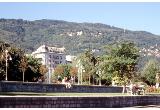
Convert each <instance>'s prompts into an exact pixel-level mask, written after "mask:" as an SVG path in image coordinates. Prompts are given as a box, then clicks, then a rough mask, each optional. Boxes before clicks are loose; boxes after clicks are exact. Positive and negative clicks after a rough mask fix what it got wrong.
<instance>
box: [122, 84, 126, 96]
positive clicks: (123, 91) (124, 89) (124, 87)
mask: <svg viewBox="0 0 160 110" xmlns="http://www.w3.org/2000/svg"><path fill="white" fill-rule="evenodd" d="M125 91H126V85H123V90H122V93H123V94H124V93H125Z"/></svg>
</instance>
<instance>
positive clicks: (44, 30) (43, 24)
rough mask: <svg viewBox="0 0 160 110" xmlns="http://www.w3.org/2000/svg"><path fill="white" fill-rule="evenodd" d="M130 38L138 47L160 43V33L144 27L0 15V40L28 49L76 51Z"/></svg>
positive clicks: (71, 52) (98, 47) (28, 50)
mask: <svg viewBox="0 0 160 110" xmlns="http://www.w3.org/2000/svg"><path fill="white" fill-rule="evenodd" d="M121 40H130V41H133V42H135V43H136V44H137V45H138V46H139V47H146V46H151V45H155V44H157V45H159V44H160V36H158V35H154V34H152V33H149V32H145V31H131V30H124V29H122V28H117V27H113V26H110V25H106V24H101V23H75V22H67V21H62V20H46V19H43V20H35V21H27V20H22V19H0V41H5V42H8V43H11V44H13V45H16V46H17V47H21V48H22V49H25V51H26V52H27V53H30V52H32V51H34V50H35V49H37V48H38V47H39V46H40V45H42V44H46V45H50V46H54V45H56V46H64V47H65V48H66V50H67V53H70V54H76V53H78V52H81V51H83V50H84V49H87V48H92V49H101V47H103V46H104V45H106V44H109V43H113V42H116V41H121Z"/></svg>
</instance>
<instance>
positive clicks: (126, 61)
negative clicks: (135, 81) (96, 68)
mask: <svg viewBox="0 0 160 110" xmlns="http://www.w3.org/2000/svg"><path fill="white" fill-rule="evenodd" d="M138 52H139V51H138V48H137V47H136V46H135V44H134V43H132V42H127V41H124V42H121V43H116V44H114V45H110V46H108V47H107V55H106V56H105V58H104V61H105V62H106V63H105V69H104V70H105V72H106V73H108V72H109V73H111V74H112V77H114V76H116V77H119V83H121V85H124V86H125V85H126V84H127V83H128V81H129V80H131V79H132V78H133V77H134V74H135V73H136V65H137V63H138V57H139V54H138Z"/></svg>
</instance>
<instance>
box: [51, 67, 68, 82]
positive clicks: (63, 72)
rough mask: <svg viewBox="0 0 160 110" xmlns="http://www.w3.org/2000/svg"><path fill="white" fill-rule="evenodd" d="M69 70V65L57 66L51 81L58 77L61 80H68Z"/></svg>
mask: <svg viewBox="0 0 160 110" xmlns="http://www.w3.org/2000/svg"><path fill="white" fill-rule="evenodd" d="M70 69H71V65H68V64H60V65H57V67H56V68H55V70H54V73H53V74H54V76H53V79H54V80H55V79H57V78H58V77H60V78H61V79H63V78H64V77H68V78H70V76H71V74H70Z"/></svg>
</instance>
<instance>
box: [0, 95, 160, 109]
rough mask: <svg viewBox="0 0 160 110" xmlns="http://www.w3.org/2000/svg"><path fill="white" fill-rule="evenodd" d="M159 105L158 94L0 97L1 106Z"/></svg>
mask: <svg viewBox="0 0 160 110" xmlns="http://www.w3.org/2000/svg"><path fill="white" fill-rule="evenodd" d="M144 105H160V96H117V97H0V107H1V108H3V107H5V108H8V107H11V108H19V107H20V108H23V107H25V108H48V107H49V108H51V107H53V108H111V107H112V108H120V107H132V106H144Z"/></svg>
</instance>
